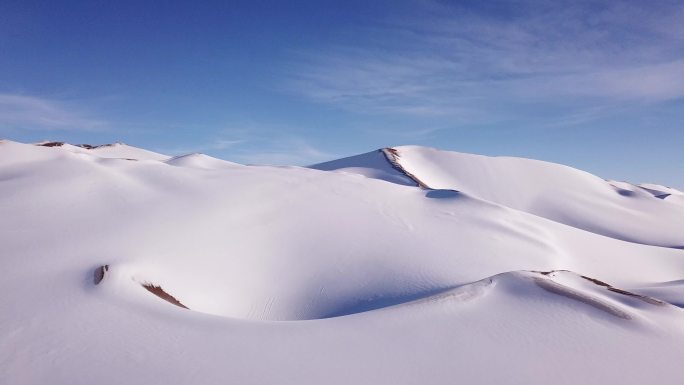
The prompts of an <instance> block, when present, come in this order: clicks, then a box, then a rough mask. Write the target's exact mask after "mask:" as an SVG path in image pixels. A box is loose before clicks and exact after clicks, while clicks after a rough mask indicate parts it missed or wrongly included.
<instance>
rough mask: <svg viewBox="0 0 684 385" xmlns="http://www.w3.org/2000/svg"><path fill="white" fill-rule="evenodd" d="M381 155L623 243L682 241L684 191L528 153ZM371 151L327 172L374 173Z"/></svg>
mask: <svg viewBox="0 0 684 385" xmlns="http://www.w3.org/2000/svg"><path fill="white" fill-rule="evenodd" d="M380 154H386V155H388V156H389V157H390V158H391V159H392V160H393V162H394V163H395V165H397V167H399V168H400V169H401V170H402V171H403V172H404V173H406V174H408V175H411V176H412V177H413V179H415V180H416V181H419V182H420V183H421V184H423V185H424V186H425V187H428V188H433V189H453V190H457V191H461V192H464V193H467V194H471V195H473V196H476V197H478V198H481V199H484V200H487V201H490V202H495V203H499V204H502V205H505V206H507V207H511V208H515V209H518V210H522V211H526V212H529V213H531V214H535V215H538V216H541V217H544V218H548V219H551V220H553V221H556V222H560V223H564V224H567V225H570V226H573V227H577V228H580V229H583V230H587V231H591V232H594V233H598V234H602V235H606V236H610V237H614V238H618V239H622V240H627V241H631V242H638V243H644V244H649V245H658V246H664V247H680V246H682V245H684V230H682V229H684V206H682V204H681V203H680V202H679V201H680V199H679V197H680V196H682V193H681V192H679V191H678V190H675V189H671V188H667V187H664V186H657V185H642V186H635V185H632V184H629V183H624V182H615V181H606V180H604V179H601V178H599V177H597V176H595V175H592V174H590V173H587V172H584V171H581V170H577V169H574V168H571V167H568V166H564V165H560V164H555V163H549V162H543V161H538V160H531V159H523V158H512V157H487V156H481V155H473V154H463V153H457V152H451V151H440V150H437V149H433V148H427V147H418V146H400V147H395V148H392V149H385V150H384V151H381V152H380ZM368 155H369V154H364V155H359V156H356V157H351V158H348V159H346V160H345V162H344V163H332V165H331V164H330V163H329V164H327V167H325V169H327V170H342V171H345V172H357V173H359V174H362V175H366V176H368V177H375V174H374V173H375V170H376V169H378V168H381V167H378V166H377V163H378V162H369V161H368V160H367V159H368ZM312 167H313V168H320V165H315V166H312ZM380 179H385V180H387V179H386V178H380ZM649 186H650V187H649ZM673 194H674V195H673ZM669 195H672V196H669ZM664 198H665V199H664Z"/></svg>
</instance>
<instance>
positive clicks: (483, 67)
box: [287, 1, 684, 122]
mask: <svg viewBox="0 0 684 385" xmlns="http://www.w3.org/2000/svg"><path fill="white" fill-rule="evenodd" d="M507 4H508V5H507ZM497 7H498V8H497ZM483 8H487V9H485V10H483ZM494 8H496V9H497V10H498V12H491V9H494ZM681 20H684V4H682V3H678V2H659V3H658V6H657V7H656V6H653V4H651V3H644V2H598V1H579V2H572V3H568V2H538V1H522V2H515V4H514V6H512V5H511V3H510V2H507V3H504V2H501V3H497V5H496V6H493V7H479V8H478V7H470V8H469V7H465V6H461V5H444V3H441V2H440V3H438V2H430V1H428V2H420V3H418V4H417V5H416V6H415V7H412V15H392V16H391V17H390V18H388V19H386V20H384V21H382V22H381V23H378V24H376V26H374V27H368V28H366V29H364V30H362V31H357V32H358V33H360V34H363V35H364V36H366V38H365V39H363V41H364V43H363V44H362V45H361V46H354V47H352V43H350V42H345V41H340V42H339V43H338V44H337V45H333V46H331V47H330V48H329V49H326V50H323V51H318V52H305V53H300V54H298V55H297V60H296V64H295V65H294V66H293V68H294V70H293V71H292V72H291V73H290V77H289V80H288V83H287V87H288V89H289V90H291V91H292V92H295V93H298V94H300V95H303V96H305V97H307V98H310V99H311V100H313V101H316V102H320V103H326V104H331V105H335V106H338V107H341V108H345V109H348V110H352V111H355V112H361V113H380V114H385V113H392V114H396V113H399V114H407V115H418V116H446V117H449V118H450V119H456V120H459V119H460V120H462V121H466V122H477V121H487V120H489V119H496V118H497V116H496V115H497V113H499V114H500V113H503V112H502V111H506V112H507V113H512V114H515V113H516V106H520V105H529V104H532V103H537V104H540V105H546V104H553V105H557V106H558V105H561V106H565V107H567V109H568V113H569V114H571V115H576V114H577V113H578V111H581V110H582V109H584V108H592V113H587V114H584V118H588V117H590V116H600V114H599V113H598V111H602V112H604V113H609V111H613V110H614V109H613V108H612V106H615V105H623V106H624V105H639V104H649V103H659V102H663V101H670V100H675V99H680V98H682V97H684V23H682V22H681ZM377 25H380V26H379V27H378V26H377ZM354 43H355V42H354ZM597 105H600V106H603V105H605V106H606V107H605V108H604V107H601V108H596V106H597ZM607 106H611V108H608V107H607ZM494 112H496V113H494Z"/></svg>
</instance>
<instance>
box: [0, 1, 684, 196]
mask: <svg viewBox="0 0 684 385" xmlns="http://www.w3.org/2000/svg"><path fill="white" fill-rule="evenodd" d="M0 137H4V138H8V139H11V140H17V141H23V142H33V141H39V140H45V139H50V140H65V141H69V142H76V143H93V144H94V143H106V142H112V141H123V142H126V143H129V144H132V145H137V146H141V147H145V148H149V149H154V150H157V151H161V152H164V153H168V154H171V155H175V154H180V153H186V152H204V153H207V154H210V155H214V156H217V157H221V158H224V159H229V160H234V161H238V162H242V163H283V164H308V163H313V162H318V161H323V160H329V159H333V158H336V157H341V156H347V155H352V154H356V153H360V152H366V151H370V150H372V149H375V148H379V147H384V146H391V145H400V144H420V145H428V146H434V147H439V148H442V149H449V150H455V151H462V152H474V153H480V154H486V155H513V156H524V157H530V158H536V159H543V160H548V161H554V162H559V163H564V164H568V165H571V166H574V167H578V168H581V169H585V170H587V171H590V172H593V173H595V174H598V175H600V176H602V177H605V178H611V179H620V180H630V181H633V182H657V183H662V184H667V185H672V186H674V187H679V188H683V187H684V172H682V170H684V150H683V149H682V147H684V2H682V1H648V2H647V1H631V2H620V1H607V2H600V1H572V2H563V1H509V2H498V1H487V2H482V1H453V2H446V1H427V0H425V1H337V2H328V1H310V2H298V1H288V2H285V1H244V2H242V1H217V2H212V1H202V2H190V1H154V2H152V1H59V0H52V1H44V2H36V1H31V0H21V1H14V0H4V1H2V2H0Z"/></svg>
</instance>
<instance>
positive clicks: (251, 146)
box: [153, 122, 337, 165]
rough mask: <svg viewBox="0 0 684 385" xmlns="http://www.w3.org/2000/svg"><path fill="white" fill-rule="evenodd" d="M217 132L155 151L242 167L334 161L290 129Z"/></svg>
mask: <svg viewBox="0 0 684 385" xmlns="http://www.w3.org/2000/svg"><path fill="white" fill-rule="evenodd" d="M227 126H228V127H224V128H222V129H217V130H216V132H217V137H216V138H214V139H210V140H205V141H199V142H196V143H191V142H188V143H185V144H184V145H183V146H163V145H161V146H156V147H153V149H154V150H155V151H158V152H160V153H163V154H168V155H183V154H189V153H195V152H199V153H206V154H208V155H212V156H216V157H219V158H222V159H226V160H230V161H233V162H238V163H242V164H263V165H308V164H313V163H317V162H321V161H325V160H330V159H334V157H335V156H337V155H336V154H333V153H329V152H327V151H324V150H322V149H320V148H319V147H317V146H316V145H314V144H313V143H312V142H311V140H308V139H304V138H302V137H300V136H297V135H294V134H292V133H291V131H292V129H291V128H290V127H285V126H282V125H272V124H264V123H258V122H242V123H232V124H228V125H227Z"/></svg>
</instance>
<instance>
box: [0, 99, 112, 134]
mask: <svg viewBox="0 0 684 385" xmlns="http://www.w3.org/2000/svg"><path fill="white" fill-rule="evenodd" d="M106 125H107V123H106V122H105V121H103V120H99V119H94V118H91V117H89V116H87V115H86V114H84V113H82V112H80V111H78V110H77V109H76V108H73V107H70V106H68V104H67V103H64V102H60V101H55V100H50V99H45V98H39V97H34V96H26V95H17V94H6V93H5V94H0V127H2V128H5V129H19V130H23V129H28V130H98V129H102V128H103V127H105V126H106Z"/></svg>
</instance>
